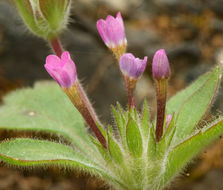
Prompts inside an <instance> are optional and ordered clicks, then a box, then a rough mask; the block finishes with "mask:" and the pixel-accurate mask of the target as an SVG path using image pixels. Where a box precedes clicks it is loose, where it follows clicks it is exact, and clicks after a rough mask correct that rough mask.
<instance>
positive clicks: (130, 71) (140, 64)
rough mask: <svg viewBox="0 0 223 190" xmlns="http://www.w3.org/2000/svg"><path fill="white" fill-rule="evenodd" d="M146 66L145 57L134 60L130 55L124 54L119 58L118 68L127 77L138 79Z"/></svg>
mask: <svg viewBox="0 0 223 190" xmlns="http://www.w3.org/2000/svg"><path fill="white" fill-rule="evenodd" d="M146 64H147V57H144V59H139V58H135V57H134V55H132V54H131V53H125V54H123V55H122V56H121V58H120V61H119V66H120V70H121V72H122V73H123V74H124V75H125V76H127V77H129V78H134V79H138V78H139V77H140V76H141V75H142V73H143V72H144V70H145V68H146Z"/></svg>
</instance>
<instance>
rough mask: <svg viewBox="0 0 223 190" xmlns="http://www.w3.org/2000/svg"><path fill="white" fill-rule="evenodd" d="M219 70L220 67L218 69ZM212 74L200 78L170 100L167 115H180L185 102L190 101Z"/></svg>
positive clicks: (208, 73)
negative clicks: (189, 98)
mask: <svg viewBox="0 0 223 190" xmlns="http://www.w3.org/2000/svg"><path fill="white" fill-rule="evenodd" d="M216 69H218V67H217V68H216ZM211 74H212V72H207V73H205V74H203V75H202V76H200V77H199V78H198V79H197V80H195V81H194V82H193V83H192V84H191V85H189V86H188V87H186V88H185V89H183V90H181V91H180V92H178V93H177V94H176V95H175V96H173V97H171V98H170V100H169V101H168V102H167V107H166V109H167V115H168V114H172V113H173V112H175V114H177V113H178V111H179V109H180V107H181V106H182V104H183V103H184V102H185V100H187V99H188V97H190V96H191V95H192V94H194V93H195V92H196V91H197V89H199V88H200V87H201V86H202V85H203V84H204V83H205V81H207V80H208V79H209V77H210V76H211Z"/></svg>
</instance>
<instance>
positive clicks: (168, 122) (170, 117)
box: [166, 114, 172, 127]
mask: <svg viewBox="0 0 223 190" xmlns="http://www.w3.org/2000/svg"><path fill="white" fill-rule="evenodd" d="M171 120H172V115H171V114H169V115H167V116H166V127H168V126H169V124H170V122H171Z"/></svg>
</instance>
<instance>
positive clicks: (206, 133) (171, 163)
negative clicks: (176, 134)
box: [163, 117, 223, 184]
mask: <svg viewBox="0 0 223 190" xmlns="http://www.w3.org/2000/svg"><path fill="white" fill-rule="evenodd" d="M221 134H223V118H222V117H221V118H220V119H219V120H218V121H216V122H215V123H214V124H212V125H210V126H209V127H207V128H205V129H202V130H200V131H199V132H198V133H197V134H195V135H193V136H192V137H191V138H189V139H187V140H186V141H184V142H182V143H181V144H179V145H178V146H176V147H175V148H173V149H172V150H171V151H170V152H169V154H168V156H167V159H166V163H168V164H166V169H165V173H164V179H163V182H164V184H165V183H166V182H167V181H169V180H170V179H171V178H173V177H174V176H175V175H176V174H177V173H178V172H179V171H180V170H181V168H182V167H184V166H185V165H186V164H187V163H188V162H189V161H190V160H191V159H192V158H193V157H194V156H196V155H197V154H198V153H199V152H200V151H201V150H203V149H204V148H205V147H206V146H207V145H209V144H210V143H211V142H213V140H215V139H217V137H219V136H220V135H221Z"/></svg>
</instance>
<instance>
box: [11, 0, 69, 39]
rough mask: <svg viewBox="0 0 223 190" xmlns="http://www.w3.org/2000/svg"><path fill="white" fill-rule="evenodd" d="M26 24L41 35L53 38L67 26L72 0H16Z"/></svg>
mask: <svg viewBox="0 0 223 190" xmlns="http://www.w3.org/2000/svg"><path fill="white" fill-rule="evenodd" d="M13 2H14V3H15V6H16V7H17V10H18V11H19V13H20V15H21V17H22V18H23V20H24V23H25V24H26V26H27V27H28V28H29V29H30V31H32V32H33V33H34V34H36V35H37V36H39V37H43V38H45V39H49V40H51V39H52V38H54V37H55V36H57V35H58V34H59V32H61V30H62V29H64V28H65V26H66V24H67V23H68V16H69V12H70V4H71V1H70V0H56V1H53V0H14V1H13Z"/></svg>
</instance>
